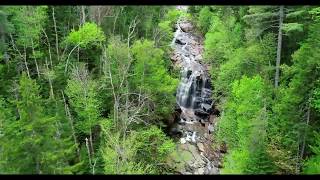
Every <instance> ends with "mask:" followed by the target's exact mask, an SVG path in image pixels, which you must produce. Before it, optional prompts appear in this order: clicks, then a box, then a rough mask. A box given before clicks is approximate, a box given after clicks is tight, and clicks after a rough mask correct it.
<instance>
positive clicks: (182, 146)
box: [169, 20, 225, 174]
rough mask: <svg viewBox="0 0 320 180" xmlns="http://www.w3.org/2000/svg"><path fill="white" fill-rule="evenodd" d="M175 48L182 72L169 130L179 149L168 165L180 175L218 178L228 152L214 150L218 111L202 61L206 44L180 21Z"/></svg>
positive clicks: (188, 25)
mask: <svg viewBox="0 0 320 180" xmlns="http://www.w3.org/2000/svg"><path fill="white" fill-rule="evenodd" d="M172 48H173V54H172V56H171V60H172V62H173V63H174V65H175V66H176V67H178V68H180V69H181V82H180V85H179V87H178V90H177V95H176V98H177V107H176V113H175V118H174V119H175V121H174V124H173V125H172V126H170V129H169V132H170V134H171V135H172V136H174V137H176V139H177V147H176V151H174V152H173V153H172V154H171V156H170V161H169V164H170V166H171V167H172V168H173V169H174V171H175V172H176V173H179V174H219V168H221V167H222V165H221V154H222V153H224V152H225V149H223V148H222V149H221V148H213V143H214V140H213V138H212V133H213V132H214V130H215V128H214V127H215V125H216V121H215V120H216V116H217V115H218V113H217V112H218V111H216V110H215V108H214V101H213V100H212V98H211V89H212V87H211V80H210V76H209V73H208V70H207V67H206V65H205V64H203V61H202V60H203V59H202V53H203V40H202V39H201V37H199V36H197V35H195V33H194V27H193V25H192V24H191V23H190V22H188V21H186V20H179V21H178V22H177V25H176V32H175V35H174V39H173V41H172Z"/></svg>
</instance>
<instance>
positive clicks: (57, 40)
mask: <svg viewBox="0 0 320 180" xmlns="http://www.w3.org/2000/svg"><path fill="white" fill-rule="evenodd" d="M52 19H53V25H54V32H55V36H56V53H57V59H58V61H59V60H60V56H59V39H58V31H57V23H56V18H55V16H54V8H52ZM51 66H52V63H51Z"/></svg>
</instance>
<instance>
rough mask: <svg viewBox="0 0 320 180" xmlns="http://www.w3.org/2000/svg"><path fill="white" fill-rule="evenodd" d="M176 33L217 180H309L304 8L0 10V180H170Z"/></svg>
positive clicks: (315, 79)
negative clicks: (258, 178)
mask: <svg viewBox="0 0 320 180" xmlns="http://www.w3.org/2000/svg"><path fill="white" fill-rule="evenodd" d="M180 19H186V20H188V21H190V22H191V23H192V24H193V25H194V27H195V29H196V30H195V31H196V34H198V35H199V36H202V37H203V39H204V54H203V58H204V62H203V63H205V64H207V65H208V67H209V72H210V76H211V81H212V92H213V93H212V98H213V99H214V101H215V107H216V109H217V110H219V111H220V115H219V116H218V117H217V125H216V126H215V127H214V128H215V131H214V133H213V134H211V136H212V137H213V139H214V140H215V143H214V144H213V145H212V148H213V149H215V148H217V147H219V146H220V145H222V144H225V145H226V149H227V150H226V154H224V155H223V159H222V167H221V171H220V174H317V173H318V174H319V173H320V121H319V118H320V35H319V34H320V8H319V7H315V6H189V7H188V9H187V11H186V12H185V11H182V10H179V9H177V8H176V7H175V6H148V7H147V6H0V174H171V173H174V171H173V170H172V167H170V166H169V163H168V161H169V159H170V158H171V156H170V155H171V153H172V152H174V151H175V146H176V144H177V143H178V142H177V141H176V140H175V139H174V138H172V137H171V136H170V135H168V133H167V132H166V127H167V126H168V122H169V121H170V119H172V116H173V114H174V113H175V108H176V107H175V106H176V97H175V95H176V91H177V87H178V84H179V82H180V73H179V68H177V67H175V66H174V65H173V63H172V61H171V60H170V56H171V53H172V48H170V44H171V42H172V39H174V31H175V29H176V27H175V25H176V23H177V21H179V20H180Z"/></svg>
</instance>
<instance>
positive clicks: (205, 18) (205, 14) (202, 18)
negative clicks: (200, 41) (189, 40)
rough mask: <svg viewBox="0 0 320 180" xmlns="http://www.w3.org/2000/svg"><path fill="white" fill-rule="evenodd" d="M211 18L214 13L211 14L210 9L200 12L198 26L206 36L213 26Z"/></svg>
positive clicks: (205, 8) (203, 9)
mask: <svg viewBox="0 0 320 180" xmlns="http://www.w3.org/2000/svg"><path fill="white" fill-rule="evenodd" d="M211 17H212V13H211V12H210V7H204V8H202V9H201V10H200V12H199V17H198V26H199V28H200V31H201V32H202V33H204V34H205V33H207V32H208V30H209V28H210V26H211V23H212V21H211Z"/></svg>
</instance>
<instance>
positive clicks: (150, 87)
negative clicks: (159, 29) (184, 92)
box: [132, 40, 178, 117]
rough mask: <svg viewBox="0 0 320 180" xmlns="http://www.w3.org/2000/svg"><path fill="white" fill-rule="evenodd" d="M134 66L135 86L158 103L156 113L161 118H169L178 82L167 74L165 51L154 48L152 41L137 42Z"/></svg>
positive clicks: (134, 52) (133, 52) (133, 49)
mask: <svg viewBox="0 0 320 180" xmlns="http://www.w3.org/2000/svg"><path fill="white" fill-rule="evenodd" d="M132 54H133V56H134V58H135V60H136V62H135V64H134V68H133V71H134V74H135V76H134V78H133V84H134V85H135V86H136V87H137V88H136V89H137V90H138V89H140V88H141V89H142V90H143V91H145V92H146V93H147V94H150V95H152V100H153V101H154V102H155V103H156V107H155V111H156V114H157V115H160V117H167V115H169V113H170V112H172V110H173V106H174V103H175V102H174V96H173V94H174V92H175V91H176V88H177V84H178V80H177V79H174V78H173V77H171V76H170V74H169V73H168V72H167V69H166V68H165V66H164V57H163V51H162V50H161V49H159V48H154V47H153V42H151V41H147V40H145V41H143V42H141V41H136V42H135V43H134V44H133V46H132Z"/></svg>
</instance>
